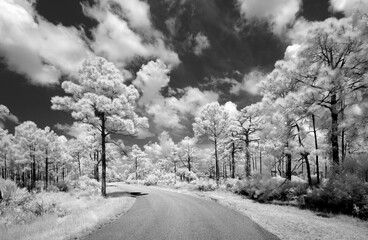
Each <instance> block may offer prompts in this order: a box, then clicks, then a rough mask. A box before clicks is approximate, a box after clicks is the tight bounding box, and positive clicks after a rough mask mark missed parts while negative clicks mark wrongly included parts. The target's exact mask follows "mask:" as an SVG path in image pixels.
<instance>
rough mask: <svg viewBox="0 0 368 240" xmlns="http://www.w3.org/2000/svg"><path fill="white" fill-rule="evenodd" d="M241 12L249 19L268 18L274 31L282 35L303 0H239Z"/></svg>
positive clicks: (293, 18)
mask: <svg viewBox="0 0 368 240" xmlns="http://www.w3.org/2000/svg"><path fill="white" fill-rule="evenodd" d="M238 3H239V6H240V12H241V13H242V14H243V16H244V17H245V18H246V19H248V20H267V21H268V22H269V23H270V24H271V27H272V31H273V32H274V33H275V34H277V35H280V34H282V33H283V32H284V30H285V28H286V26H287V25H288V24H290V23H293V21H294V20H295V15H296V14H297V12H298V11H299V10H300V7H301V4H302V0H262V1H259V0H238Z"/></svg>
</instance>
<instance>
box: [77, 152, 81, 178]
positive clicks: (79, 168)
mask: <svg viewBox="0 0 368 240" xmlns="http://www.w3.org/2000/svg"><path fill="white" fill-rule="evenodd" d="M77 160H78V171H79V176H82V167H81V160H80V155H79V153H77Z"/></svg>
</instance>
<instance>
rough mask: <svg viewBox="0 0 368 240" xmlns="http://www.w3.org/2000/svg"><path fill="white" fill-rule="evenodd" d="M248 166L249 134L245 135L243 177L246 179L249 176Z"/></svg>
mask: <svg viewBox="0 0 368 240" xmlns="http://www.w3.org/2000/svg"><path fill="white" fill-rule="evenodd" d="M250 168H251V166H250V152H249V134H246V135H245V176H246V177H247V178H249V177H250V175H251V169H250Z"/></svg>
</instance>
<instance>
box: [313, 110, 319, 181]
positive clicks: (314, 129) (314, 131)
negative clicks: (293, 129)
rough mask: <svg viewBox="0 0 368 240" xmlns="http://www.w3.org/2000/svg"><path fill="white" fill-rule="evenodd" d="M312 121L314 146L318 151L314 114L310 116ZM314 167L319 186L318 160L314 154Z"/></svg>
mask: <svg viewBox="0 0 368 240" xmlns="http://www.w3.org/2000/svg"><path fill="white" fill-rule="evenodd" d="M312 120H313V133H314V145H315V148H316V150H318V142H317V131H316V120H315V117H314V114H312ZM316 167H317V185H319V183H320V176H319V160H318V154H316Z"/></svg>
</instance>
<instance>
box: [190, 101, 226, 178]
mask: <svg viewBox="0 0 368 240" xmlns="http://www.w3.org/2000/svg"><path fill="white" fill-rule="evenodd" d="M228 120H229V115H228V113H227V111H226V110H225V109H224V107H222V106H220V104H219V103H218V102H213V103H209V104H206V105H205V106H203V107H202V108H201V111H200V115H199V117H196V118H195V122H194V123H193V130H194V134H195V136H196V137H199V136H202V135H203V136H207V137H208V139H209V140H210V141H211V142H213V144H214V148H215V175H216V176H215V177H216V183H217V184H219V178H220V170H219V159H218V144H219V141H220V140H221V139H223V138H224V137H225V136H226V134H227V129H228Z"/></svg>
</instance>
